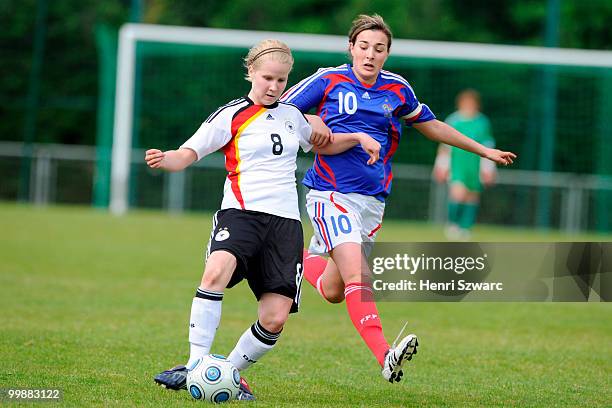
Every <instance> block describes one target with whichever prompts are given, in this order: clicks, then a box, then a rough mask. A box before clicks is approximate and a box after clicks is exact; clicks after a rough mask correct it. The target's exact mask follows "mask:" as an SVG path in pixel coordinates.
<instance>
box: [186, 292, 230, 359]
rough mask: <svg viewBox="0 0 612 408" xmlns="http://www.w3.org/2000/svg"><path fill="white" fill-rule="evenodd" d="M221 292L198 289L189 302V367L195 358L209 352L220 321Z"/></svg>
mask: <svg viewBox="0 0 612 408" xmlns="http://www.w3.org/2000/svg"><path fill="white" fill-rule="evenodd" d="M222 300H223V292H214V291H211V290H205V289H200V288H198V290H197V291H196V297H194V298H193V302H192V304H191V318H190V320H189V343H190V344H191V347H190V353H189V361H188V362H187V367H189V366H190V365H191V364H192V363H193V362H195V360H197V359H198V358H200V357H204V356H206V355H207V354H209V353H210V348H211V346H212V343H213V340H214V339H215V334H216V332H217V328H218V327H219V322H220V321H221V303H222V302H221V301H222Z"/></svg>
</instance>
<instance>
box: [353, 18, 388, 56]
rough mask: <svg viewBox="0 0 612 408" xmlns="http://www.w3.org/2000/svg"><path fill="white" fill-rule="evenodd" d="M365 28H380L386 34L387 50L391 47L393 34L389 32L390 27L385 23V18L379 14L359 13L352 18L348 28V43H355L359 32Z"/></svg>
mask: <svg viewBox="0 0 612 408" xmlns="http://www.w3.org/2000/svg"><path fill="white" fill-rule="evenodd" d="M365 30H380V31H382V32H383V33H385V35H386V36H387V41H388V44H387V51H389V50H390V49H391V40H392V39H393V34H392V33H391V29H390V28H389V26H388V25H387V23H385V20H384V19H383V18H382V17H381V16H379V15H378V14H374V15H371V16H368V15H367V14H360V15H358V16H357V18H356V19H354V20H353V25H352V26H351V29H350V30H349V33H348V37H349V43H351V44H355V40H356V39H357V36H358V35H359V33H361V32H362V31H365Z"/></svg>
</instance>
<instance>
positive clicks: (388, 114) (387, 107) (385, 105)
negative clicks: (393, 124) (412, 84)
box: [382, 101, 393, 118]
mask: <svg viewBox="0 0 612 408" xmlns="http://www.w3.org/2000/svg"><path fill="white" fill-rule="evenodd" d="M382 108H383V111H384V115H385V118H390V117H391V116H393V107H392V106H391V105H389V103H388V101H385V103H383V104H382Z"/></svg>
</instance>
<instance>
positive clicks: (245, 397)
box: [236, 377, 255, 401]
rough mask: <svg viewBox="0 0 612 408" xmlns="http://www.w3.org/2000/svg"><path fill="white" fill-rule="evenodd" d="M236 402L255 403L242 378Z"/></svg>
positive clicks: (249, 388)
mask: <svg viewBox="0 0 612 408" xmlns="http://www.w3.org/2000/svg"><path fill="white" fill-rule="evenodd" d="M236 399H237V400H238V401H255V395H253V391H251V387H249V384H248V383H247V382H246V380H245V379H244V378H242V377H241V378H240V391H238V395H237V396H236Z"/></svg>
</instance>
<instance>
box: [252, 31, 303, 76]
mask: <svg viewBox="0 0 612 408" xmlns="http://www.w3.org/2000/svg"><path fill="white" fill-rule="evenodd" d="M264 57H266V58H268V59H269V58H274V60H275V61H278V62H280V63H282V64H289V65H290V66H291V67H293V55H291V49H290V48H289V47H288V46H287V44H285V43H284V42H282V41H279V40H270V39H268V40H262V41H260V42H259V43H257V44H255V45H254V46H253V47H251V49H250V50H249V53H248V54H247V56H246V57H244V67H245V68H246V69H247V74H246V76H245V79H246V80H247V81H250V80H251V77H250V76H249V72H248V70H249V68H253V69H257V68H259V65H260V64H261V62H262V61H263V60H264Z"/></svg>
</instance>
